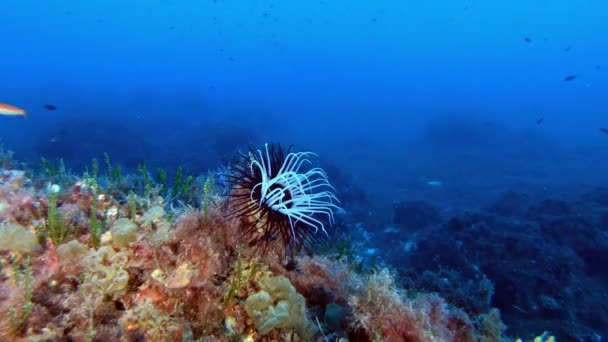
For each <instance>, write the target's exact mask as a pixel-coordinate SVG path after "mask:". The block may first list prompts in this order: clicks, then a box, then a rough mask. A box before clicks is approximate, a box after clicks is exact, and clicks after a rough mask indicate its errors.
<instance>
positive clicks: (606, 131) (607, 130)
mask: <svg viewBox="0 0 608 342" xmlns="http://www.w3.org/2000/svg"><path fill="white" fill-rule="evenodd" d="M600 132H602V133H604V134H608V128H605V127H602V128H600Z"/></svg>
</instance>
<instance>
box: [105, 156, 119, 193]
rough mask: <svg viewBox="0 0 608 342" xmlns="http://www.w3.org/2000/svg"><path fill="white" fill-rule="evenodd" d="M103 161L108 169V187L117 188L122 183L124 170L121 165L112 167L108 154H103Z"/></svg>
mask: <svg viewBox="0 0 608 342" xmlns="http://www.w3.org/2000/svg"><path fill="white" fill-rule="evenodd" d="M103 160H104V161H105V163H106V167H107V175H106V176H107V178H108V185H109V186H111V187H117V186H118V185H119V184H120V183H121V182H122V170H121V168H120V165H118V164H116V165H114V166H112V162H111V160H110V155H109V154H107V153H104V154H103Z"/></svg>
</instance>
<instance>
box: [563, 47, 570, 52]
mask: <svg viewBox="0 0 608 342" xmlns="http://www.w3.org/2000/svg"><path fill="white" fill-rule="evenodd" d="M570 50H572V46H568V47H566V48H565V49H564V52H568V51H570Z"/></svg>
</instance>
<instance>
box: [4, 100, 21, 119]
mask: <svg viewBox="0 0 608 342" xmlns="http://www.w3.org/2000/svg"><path fill="white" fill-rule="evenodd" d="M0 115H8V116H26V112H25V110H24V109H21V108H19V107H15V106H11V105H9V104H6V103H0Z"/></svg>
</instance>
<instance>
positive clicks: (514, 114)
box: [0, 0, 608, 336]
mask: <svg viewBox="0 0 608 342" xmlns="http://www.w3.org/2000/svg"><path fill="white" fill-rule="evenodd" d="M0 13H2V14H3V15H2V23H1V24H0V38H1V41H2V51H1V52H0V75H1V80H2V81H1V82H0V102H2V103H10V104H12V105H15V106H18V107H21V108H24V109H26V110H27V111H28V116H27V117H26V118H21V117H0V121H2V122H1V123H0V137H1V142H2V144H3V145H4V147H5V148H6V149H11V150H13V151H15V152H16V157H17V158H18V159H19V160H21V161H24V162H26V163H28V165H31V166H34V165H37V164H38V161H39V159H40V157H41V156H43V157H45V158H48V159H57V158H63V159H64V160H65V161H66V164H68V165H69V167H71V168H74V169H77V170H78V169H81V168H82V167H84V165H87V164H88V163H89V161H90V159H91V158H101V157H102V155H103V153H104V152H107V153H108V154H109V155H110V156H112V159H113V160H114V161H116V162H118V163H122V164H123V165H124V166H125V168H127V169H129V168H130V169H134V168H135V167H136V166H137V164H138V163H139V162H141V161H143V160H146V161H147V162H148V164H149V165H150V166H151V168H152V169H154V168H160V167H163V168H172V167H177V166H179V165H182V166H184V167H185V169H186V170H187V171H188V172H190V173H194V174H197V173H202V172H206V171H207V170H208V169H213V168H216V167H218V166H221V165H225V164H226V163H228V162H229V160H230V158H231V156H232V155H233V154H234V153H235V152H236V151H238V150H242V149H245V148H247V147H248V146H260V144H262V143H264V142H267V141H279V142H282V143H284V144H286V145H289V144H294V145H295V148H296V149H297V150H305V149H306V150H313V151H315V152H317V153H318V154H319V155H320V159H321V163H322V165H323V166H324V167H325V168H326V169H327V170H328V172H329V174H330V177H333V182H334V183H336V184H337V185H338V187H339V191H341V192H342V197H343V198H346V200H345V201H344V202H345V207H346V208H347V209H350V212H351V213H352V218H351V221H363V222H365V224H366V225H368V226H369V227H376V228H368V230H370V231H377V232H378V234H381V233H380V232H382V231H383V229H384V227H386V226H389V225H392V224H397V223H396V222H395V219H394V216H395V215H396V214H395V212H394V210H395V208H394V205H395V204H396V203H401V202H403V201H414V200H416V201H418V200H420V201H425V202H428V203H430V204H432V205H433V206H436V207H437V208H439V210H440V211H441V212H442V213H443V216H444V218H446V219H447V218H449V217H451V216H452V215H455V216H457V215H459V214H461V213H463V212H464V211H475V210H479V211H482V212H483V211H484V210H485V209H486V208H487V207H488V205H489V203H492V201H493V200H495V199H496V198H497V197H499V196H500V194H501V193H504V192H508V191H521V192H525V193H526V194H527V195H528V196H530V198H532V199H533V202H534V203H532V204H530V205H531V207H532V208H534V205H535V203H538V202H542V201H543V200H546V199H559V200H563V201H571V202H575V201H577V200H578V199H579V198H580V196H582V194H584V193H588V192H589V191H592V190H593V189H595V188H596V187H602V186H607V185H608V134H607V133H605V132H602V131H601V130H600V129H601V128H608V96H606V94H608V39H606V37H608V20H606V18H607V16H606V13H608V2H606V1H601V0H586V1H576V2H573V1H564V0H559V1H521V0H513V1H508V2H498V1H472V0H471V1H455V0H436V1H365V2H364V1H355V0H348V1H347V0H334V1H329V0H325V1H257V0H256V1H229V0H215V1H212V0H197V1H194V0H181V1H177V0H175V1H169V0H167V1H158V0H145V1H144V0H129V1H118V0H106V1H60V0H57V1H39V0H19V1H8V0H4V1H1V2H0ZM568 76H576V78H575V79H573V80H569V81H567V80H565V78H566V77H568ZM47 104H52V105H54V106H56V108H57V109H56V110H52V111H51V110H47V109H45V108H44V105H47ZM429 182H440V184H441V187H435V186H432V185H429V184H437V183H429ZM535 201H536V202H535ZM594 203H596V202H594ZM590 205H591V204H590ZM602 205H604V204H602ZM602 205H600V206H599V207H592V208H591V207H587V206H585V205H583V206H584V208H587V209H585V210H583V211H584V213H585V214H586V213H589V215H590V217H591V218H590V221H591V222H592V223H591V228H590V229H595V230H599V231H602V230H603V231H604V234H605V231H606V229H608V227H607V226H608V214H605V213H606V212H608V208H607V207H605V206H602ZM589 208H591V209H589ZM573 210H574V209H573ZM576 210H579V209H576ZM576 210H574V211H573V212H572V216H577V215H582V214H581V213H580V212H577V211H576ZM522 215H523V214H522ZM527 215H528V216H526V217H527V218H530V217H529V215H530V214H527ZM594 215H595V216H594ZM602 215H604V216H602ZM524 216H525V215H524ZM517 219H521V217H519V218H517ZM602 222H603V223H602ZM353 224H354V222H353ZM595 230H594V231H595ZM410 233H411V232H410V231H409V230H407V229H405V228H403V227H402V228H401V230H400V234H402V235H401V236H400V238H401V239H403V241H406V240H408V239H409V238H410V237H411V236H410V235H409V234H410ZM570 233H571V234H576V230H573V231H571V232H570ZM596 233H597V231H596ZM600 235H601V234H600ZM598 236H599V235H598ZM604 238H605V237H604ZM370 244H372V245H373V242H370ZM564 244H565V243H562V242H560V243H559V245H560V246H563V245H564ZM606 246H608V244H606V245H603V244H599V245H598V246H595V247H597V248H594V249H593V253H595V252H597V253H599V254H593V253H591V254H592V255H593V256H594V257H593V258H597V257H598V256H597V255H599V256H600V257H601V258H608V252H606V250H605V248H606ZM572 248H574V247H572ZM585 248H586V247H585ZM585 248H582V250H583V251H582V252H581V251H579V252H577V253H579V255H580V257H581V258H583V259H585V255H586V254H585V252H584V251H586V250H587V249H585ZM574 249H576V248H574ZM397 250H399V249H398V248H397ZM400 251H401V253H405V252H403V251H402V250H400ZM392 257H394V255H392ZM532 257H533V253H532V256H531V257H530V258H532ZM604 260H605V259H604ZM606 261H608V260H606ZM429 267H430V266H429ZM454 267H456V266H454ZM513 267H519V266H513ZM414 268H415V267H414ZM547 269H548V268H547ZM547 272H549V271H547ZM486 273H492V272H489V271H488V272H486ZM587 275H588V276H589V277H591V278H589V279H593V283H594V284H595V285H593V286H592V285H589V287H586V288H585V287H584V290H582V291H583V292H585V291H592V290H593V291H598V290H604V291H605V290H606V278H604V277H606V275H605V274H603V273H601V272H600V274H599V275H598V274H595V273H592V274H587ZM596 277H599V279H601V281H600V282H599V283H597V282H595V280H596ZM490 280H491V281H493V282H500V280H499V279H496V278H494V279H492V278H490ZM588 282H589V283H591V282H592V281H591V280H588ZM598 284H599V285H598ZM530 286H532V285H530ZM573 286H574V285H573ZM496 288H498V290H497V292H496V296H497V297H500V295H501V293H500V286H496ZM540 292H542V291H539V293H540ZM537 294H538V293H537ZM538 296H540V294H538ZM539 298H540V297H539ZM588 299H589V300H590V301H593V299H590V298H588ZM494 300H495V302H494V303H493V305H495V306H499V307H500V308H501V310H503V312H506V313H507V314H508V313H509V311H508V309H509V308H511V309H512V308H513V307H514V306H516V307H517V308H521V309H522V310H515V311H513V312H511V313H512V314H513V316H514V317H515V316H517V314H520V315H519V316H520V317H521V316H524V317H525V318H528V319H529V317H530V316H531V315H532V316H534V317H536V318H539V322H541V323H538V325H537V326H536V327H535V329H534V330H536V331H539V332H541V331H542V330H545V329H551V327H552V326H551V324H548V323H547V324H546V326H545V325H543V324H545V323H542V322H544V321H543V320H542V319H544V318H546V317H549V316H550V318H551V319H553V318H555V316H557V317H558V318H557V319H564V318H563V317H568V316H567V315H562V314H563V313H564V312H565V311H568V309H567V308H562V309H563V310H562V311H560V313H559V314H555V313H554V312H552V311H551V312H549V313H547V312H544V311H542V310H540V311H534V309H531V307H533V304H531V303H532V302H535V303H536V302H537V300H536V299H530V298H527V299H525V300H524V299H521V301H520V302H515V301H514V302H513V303H510V302H509V303H502V302H499V301H498V300H496V299H494ZM562 300H563V301H562V302H563V303H566V302H568V303H570V301H568V300H566V299H563V298H562ZM596 300H600V299H597V298H596ZM526 301H528V302H527V304H530V307H527V308H522V306H523V305H524V304H526V303H524V302H526ZM571 302H575V301H571ZM563 305H564V306H567V304H563ZM594 310H597V311H594V312H596V315H597V316H598V317H604V318H605V317H608V308H606V305H604V306H603V307H601V308H596V309H594ZM549 311H550V310H549ZM558 311H559V310H558ZM523 312H526V314H525V315H524V314H523ZM602 315H604V316H602ZM578 318H580V321H581V322H583V323H581V324H582V326H584V327H585V328H584V329H583V328H580V329H579V328H578V326H577V328H573V329H572V330H576V331H585V332H589V331H601V326H602V324H603V328H604V330H603V333H604V334H605V333H606V330H608V328H607V327H606V325H605V324H606V322H607V321H606V320H603V321H602V320H601V319H599V321H600V323H597V322H595V323H594V322H593V320H592V319H586V318H582V317H578ZM516 320H517V319H516V318H513V319H512V322H514V321H516ZM585 329H588V330H585ZM526 331H529V330H526ZM567 336H571V335H567ZM585 336H591V333H588V334H587V335H585Z"/></svg>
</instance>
